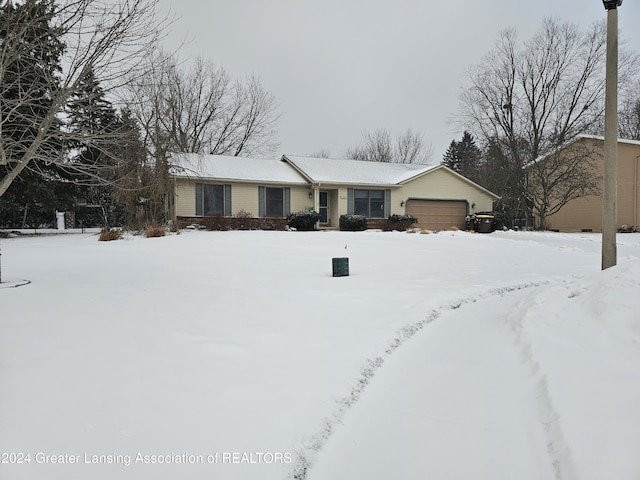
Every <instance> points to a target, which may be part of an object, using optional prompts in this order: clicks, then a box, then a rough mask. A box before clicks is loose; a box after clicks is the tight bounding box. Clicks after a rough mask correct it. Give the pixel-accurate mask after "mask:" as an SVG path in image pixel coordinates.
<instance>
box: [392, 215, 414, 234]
mask: <svg viewBox="0 0 640 480" xmlns="http://www.w3.org/2000/svg"><path fill="white" fill-rule="evenodd" d="M414 223H418V219H417V218H416V217H414V216H413V215H398V214H397V213H394V214H393V215H389V218H388V219H387V223H386V224H385V226H384V230H386V231H388V232H390V231H392V230H398V231H400V232H404V231H405V230H407V229H408V228H411V225H413V224H414Z"/></svg>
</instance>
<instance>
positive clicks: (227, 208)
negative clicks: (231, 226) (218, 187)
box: [224, 184, 231, 217]
mask: <svg viewBox="0 0 640 480" xmlns="http://www.w3.org/2000/svg"><path fill="white" fill-rule="evenodd" d="M224 214H225V216H227V217H230V216H231V185H229V184H226V185H225V186H224Z"/></svg>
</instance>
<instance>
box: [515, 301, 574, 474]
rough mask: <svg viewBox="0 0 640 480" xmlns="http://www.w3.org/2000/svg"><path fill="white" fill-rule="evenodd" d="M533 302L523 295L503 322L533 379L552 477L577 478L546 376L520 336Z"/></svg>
mask: <svg viewBox="0 0 640 480" xmlns="http://www.w3.org/2000/svg"><path fill="white" fill-rule="evenodd" d="M534 302H535V298H526V299H524V300H521V301H520V302H518V303H516V304H515V305H514V306H513V308H512V309H511V311H510V312H509V314H508V316H507V324H508V326H509V327H510V328H511V333H512V336H513V341H514V344H515V346H516V348H518V349H519V350H520V351H521V354H522V360H523V363H524V364H525V365H529V366H530V369H531V372H532V375H533V377H534V379H535V381H536V404H537V407H538V415H539V417H540V422H541V423H542V426H543V428H544V431H545V434H546V437H547V442H548V443H547V453H548V454H549V457H550V459H551V464H552V466H553V470H554V473H555V478H556V480H577V479H578V475H577V472H576V468H575V465H574V464H573V460H572V458H571V448H570V447H569V445H568V443H567V441H566V439H565V437H564V433H563V431H562V425H561V423H560V415H559V414H558V412H557V411H556V409H555V407H554V405H553V401H552V400H551V395H550V393H549V383H548V379H547V376H546V375H545V374H544V373H543V372H542V370H541V368H540V364H539V363H538V362H537V361H536V359H535V357H534V354H533V346H532V344H531V343H529V342H528V341H526V340H525V339H524V338H523V335H522V330H523V325H522V320H523V319H524V318H525V317H526V314H527V312H528V311H529V310H530V308H531V306H532V304H533V303H534Z"/></svg>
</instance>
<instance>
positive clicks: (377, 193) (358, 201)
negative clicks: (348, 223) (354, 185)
mask: <svg viewBox="0 0 640 480" xmlns="http://www.w3.org/2000/svg"><path fill="white" fill-rule="evenodd" d="M384 193H385V192H384V190H354V192H353V194H354V196H353V213H355V214H356V215H364V216H365V217H368V218H384Z"/></svg>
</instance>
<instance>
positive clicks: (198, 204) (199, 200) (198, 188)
mask: <svg viewBox="0 0 640 480" xmlns="http://www.w3.org/2000/svg"><path fill="white" fill-rule="evenodd" d="M202 215H203V211H202V184H201V183H196V216H197V217H201V216H202Z"/></svg>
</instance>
